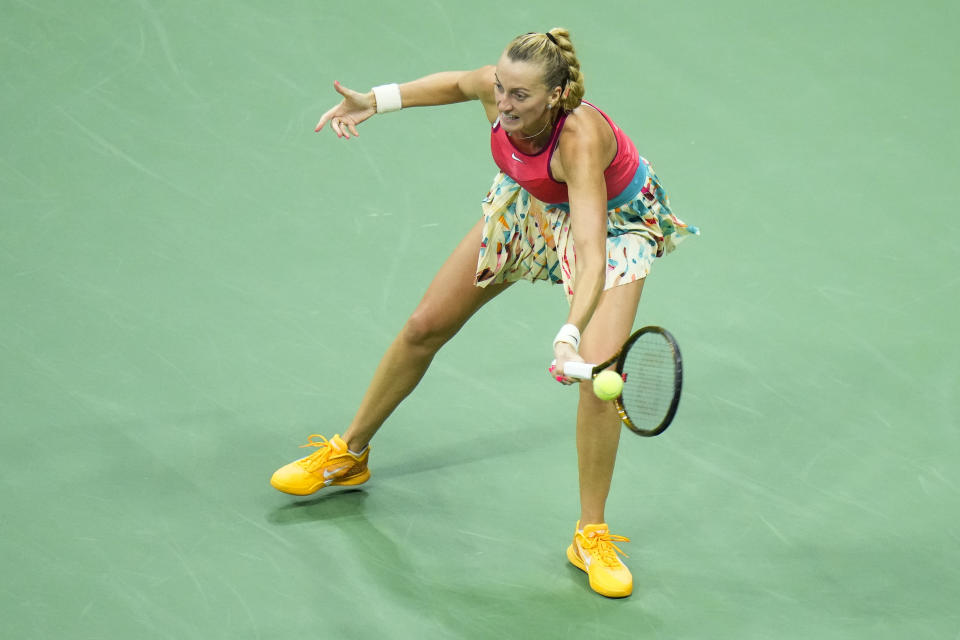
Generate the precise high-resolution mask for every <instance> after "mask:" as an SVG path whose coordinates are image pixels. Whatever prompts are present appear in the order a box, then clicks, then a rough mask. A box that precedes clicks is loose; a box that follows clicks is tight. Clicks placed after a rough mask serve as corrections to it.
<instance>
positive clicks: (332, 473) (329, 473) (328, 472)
mask: <svg viewBox="0 0 960 640" xmlns="http://www.w3.org/2000/svg"><path fill="white" fill-rule="evenodd" d="M347 467H348V465H342V466H339V467H337V468H336V469H324V470H323V479H324V480H330V479H332V478H335V477H336V476H338V475H339V474H340V472H341V471H343V470H344V469H346V468H347Z"/></svg>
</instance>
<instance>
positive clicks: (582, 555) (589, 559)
mask: <svg viewBox="0 0 960 640" xmlns="http://www.w3.org/2000/svg"><path fill="white" fill-rule="evenodd" d="M577 549H578V550H579V551H580V559H581V560H583V564H584V566H586V567H587V569H589V568H590V563H591V562H593V556H591V555H590V554H589V553H584V551H583V547H582V546H580V543H579V542H578V543H577Z"/></svg>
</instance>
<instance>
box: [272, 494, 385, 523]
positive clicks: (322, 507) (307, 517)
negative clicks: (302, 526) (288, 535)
mask: <svg viewBox="0 0 960 640" xmlns="http://www.w3.org/2000/svg"><path fill="white" fill-rule="evenodd" d="M366 499H367V492H366V491H364V490H363V489H357V488H353V487H350V488H347V489H342V490H338V489H333V490H330V493H322V494H321V495H320V496H318V497H316V498H308V499H301V500H295V501H294V502H291V503H289V504H285V505H283V506H282V507H277V508H276V509H274V510H273V511H272V512H270V513H269V514H268V515H267V520H269V521H270V522H272V523H273V524H277V525H289V524H299V523H303V522H316V521H318V520H327V521H336V520H349V519H354V518H364V517H365V516H364V515H363V512H364V506H363V503H364V501H365V500H366Z"/></svg>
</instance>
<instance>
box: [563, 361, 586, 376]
mask: <svg viewBox="0 0 960 640" xmlns="http://www.w3.org/2000/svg"><path fill="white" fill-rule="evenodd" d="M563 373H564V375H565V376H567V377H568V378H577V379H578V380H590V379H592V378H593V365H592V364H590V363H588V362H568V363H567V364H566V366H564V367H563Z"/></svg>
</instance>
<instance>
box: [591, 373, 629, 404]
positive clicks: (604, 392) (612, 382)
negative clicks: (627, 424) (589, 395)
mask: <svg viewBox="0 0 960 640" xmlns="http://www.w3.org/2000/svg"><path fill="white" fill-rule="evenodd" d="M621 391H623V378H621V377H620V374H619V373H617V372H616V371H609V370H607V371H601V372H600V373H598V374H597V377H596V378H594V379H593V392H594V393H595V394H596V395H597V397H598V398H600V399H601V400H613V399H614V398H616V397H618V396H619V395H620V392H621Z"/></svg>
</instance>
